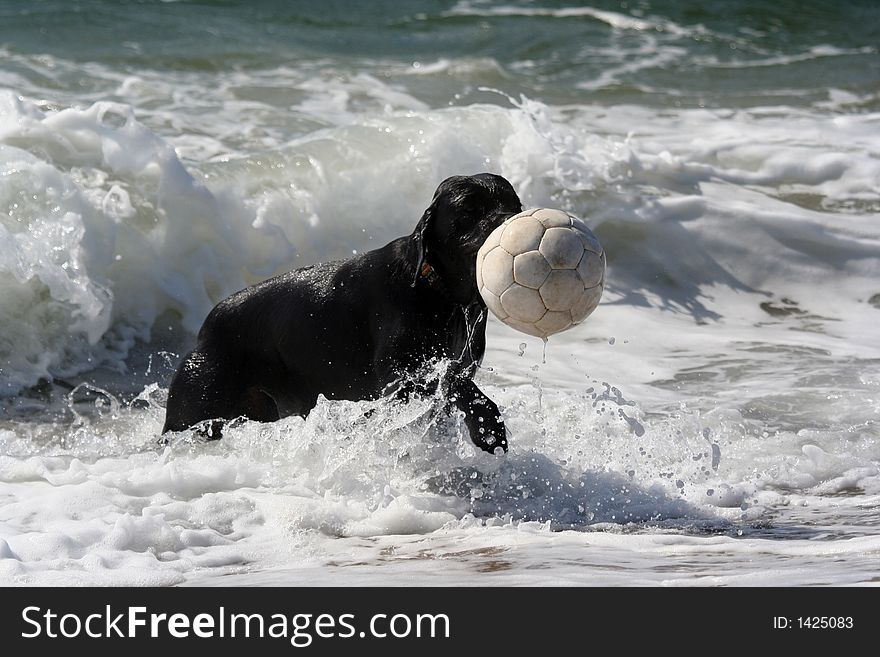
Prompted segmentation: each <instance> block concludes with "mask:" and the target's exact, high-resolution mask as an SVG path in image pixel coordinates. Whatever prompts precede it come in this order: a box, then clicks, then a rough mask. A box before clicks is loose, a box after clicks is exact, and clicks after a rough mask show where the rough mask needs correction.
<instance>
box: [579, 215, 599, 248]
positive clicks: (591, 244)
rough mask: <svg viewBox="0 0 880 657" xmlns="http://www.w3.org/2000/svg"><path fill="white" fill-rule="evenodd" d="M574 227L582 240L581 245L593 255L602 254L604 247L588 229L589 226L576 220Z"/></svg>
mask: <svg viewBox="0 0 880 657" xmlns="http://www.w3.org/2000/svg"><path fill="white" fill-rule="evenodd" d="M572 227H573V228H574V229H575V230H576V231H577V234H578V237H580V238H581V243H582V244H583V245H584V248H585V249H587V250H588V251H592V252H593V253H602V245H601V244H599V240H597V239H596V236H595V235H594V234H593V231H591V230H590V229H589V228H588V227H587V224H585V223H584V222H583V221H581V220H580V219H575V220H573V221H572Z"/></svg>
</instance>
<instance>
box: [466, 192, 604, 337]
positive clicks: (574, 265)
mask: <svg viewBox="0 0 880 657" xmlns="http://www.w3.org/2000/svg"><path fill="white" fill-rule="evenodd" d="M604 286H605V251H604V250H603V249H602V245H601V244H599V240H597V239H596V236H595V235H593V233H592V231H591V230H590V229H589V228H587V226H586V224H585V223H584V222H583V221H581V220H580V219H578V218H577V217H573V216H572V215H570V214H568V213H566V212H562V211H561V210H551V209H548V208H535V209H532V210H526V211H525V212H520V213H519V214H518V215H515V216H513V217H510V218H509V219H508V220H507V221H505V222H504V223H503V224H501V225H500V226H498V228H496V229H495V230H494V231H492V233H491V234H490V235H489V237H488V238H486V242H485V243H484V244H483V246H481V247H480V250H479V251H478V252H477V289H478V290H479V291H480V295H481V296H482V297H483V300H484V301H485V302H486V305H487V306H488V307H489V310H491V311H492V313H493V314H494V315H495V316H496V317H497V318H498V319H500V320H501V321H502V322H504V323H505V324H507V325H508V326H510V327H511V328H515V329H516V330H518V331H522V332H523V333H528V334H529V335H534V336H536V337H539V338H545V339H546V338H547V337H548V336H551V335H553V334H554V333H559V332H560V331H565V330H566V329H568V328H571V327H572V326H574V325H576V324H579V323H580V322H582V321H584V320H585V319H586V318H587V316H588V315H589V314H590V313H591V312H593V310H595V309H596V306H598V305H599V299H600V298H601V297H602V290H603V288H604Z"/></svg>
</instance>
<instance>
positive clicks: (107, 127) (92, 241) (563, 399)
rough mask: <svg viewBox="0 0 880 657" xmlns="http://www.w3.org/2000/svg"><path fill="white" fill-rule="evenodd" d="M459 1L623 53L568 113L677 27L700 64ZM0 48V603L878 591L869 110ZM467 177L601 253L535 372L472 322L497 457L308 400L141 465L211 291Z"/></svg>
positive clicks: (878, 380) (330, 254) (419, 203)
mask: <svg viewBox="0 0 880 657" xmlns="http://www.w3.org/2000/svg"><path fill="white" fill-rule="evenodd" d="M529 12H531V13H529ZM535 12H538V13H537V14H535ZM475 13H476V14H480V16H482V15H483V14H487V16H486V17H487V18H493V17H496V18H503V17H504V16H510V17H517V16H522V15H525V14H528V15H530V16H533V14H534V15H537V16H541V17H544V18H548V19H552V20H561V19H563V18H572V17H580V18H583V19H586V20H594V21H598V22H599V23H601V24H603V25H605V26H607V27H608V28H610V29H611V30H612V31H613V32H614V33H615V34H618V33H619V34H627V35H629V36H632V37H634V38H635V39H636V40H635V41H626V40H624V41H620V43H619V45H620V48H610V49H608V51H607V52H605V53H604V55H605V56H607V57H608V58H614V57H616V58H617V60H615V61H616V63H615V65H614V66H619V68H615V67H614V66H609V67H607V68H606V72H605V73H603V74H602V75H605V77H604V78H603V77H601V75H600V77H598V78H596V79H595V80H593V81H590V80H587V81H584V85H586V86H585V87H584V88H581V89H580V90H579V91H577V92H576V93H584V89H585V88H586V87H589V88H591V89H594V90H596V91H597V92H598V91H600V90H608V89H613V88H614V87H615V85H617V84H618V83H619V81H620V80H622V79H625V78H626V77H627V76H629V75H632V74H634V72H636V71H638V70H648V69H650V68H656V67H662V66H668V65H670V62H674V61H678V60H679V59H680V58H681V57H685V56H686V53H687V51H681V52H679V50H680V49H681V48H682V45H681V43H682V40H683V39H690V38H697V37H700V38H702V37H706V38H710V37H711V38H714V39H721V38H722V37H724V38H729V35H728V36H724V35H719V34H717V33H715V32H712V31H710V30H708V29H707V28H704V27H701V26H694V25H684V24H683V23H681V22H676V21H671V20H669V19H665V18H657V17H652V16H629V15H624V14H620V13H615V12H610V11H604V10H598V9H591V8H583V9H577V10H574V9H541V8H536V7H522V6H519V5H517V6H513V7H510V8H507V7H503V6H497V5H496V6H491V7H485V6H483V5H478V4H466V3H460V4H459V5H457V6H455V7H454V8H452V9H451V10H450V11H449V12H448V16H447V17H450V18H451V17H454V16H459V17H466V16H469V15H473V14H475ZM533 17H534V16H533ZM652 43H654V45H655V46H656V49H654V48H653V46H651V44H652ZM585 48H586V46H585ZM595 48H599V47H598V46H596V47H595ZM676 49H679V50H676ZM874 52H876V51H874ZM587 54H588V55H590V54H591V53H587ZM594 54H596V55H597V56H601V55H602V53H601V52H599V50H596V52H595V53H594ZM870 54H872V53H871V52H868V51H865V50H864V48H851V49H846V48H836V49H835V48H832V47H827V48H826V47H822V46H814V47H811V48H807V49H804V50H803V52H800V53H794V54H791V53H788V54H784V55H779V56H778V57H787V58H788V59H787V60H786V61H781V60H780V61H777V59H778V57H777V55H776V54H773V53H761V52H758V51H757V50H754V49H753V50H752V51H749V53H748V56H745V57H744V58H743V59H718V60H717V62H716V64H717V65H718V68H725V67H728V68H731V69H736V68H738V67H739V65H740V63H742V65H743V66H744V67H745V66H755V67H757V68H769V67H772V66H777V65H782V64H785V65H797V64H798V63H801V62H807V61H813V60H814V59H825V58H837V57H860V56H867V55H870ZM4 56H6V61H8V62H9V64H8V65H7V66H6V67H4V70H3V71H2V72H0V85H2V86H4V87H7V89H6V90H0V368H2V372H0V386H2V392H0V395H2V396H3V406H2V409H3V413H4V416H3V418H2V419H0V499H2V500H3V504H2V506H0V508H2V511H0V580H2V581H4V582H10V583H40V584H45V583H62V584H69V583H98V584H174V583H183V582H195V583H201V584H204V583H214V582H217V581H221V580H222V581H224V582H233V581H234V582H240V583H290V582H296V583H301V584H310V583H338V582H340V581H342V580H343V578H344V580H345V581H346V582H358V583H367V582H369V583H383V584H388V583H406V582H411V581H419V582H423V583H445V584H450V583H460V584H469V583H473V582H474V581H481V582H482V581H494V582H499V583H511V584H529V583H531V584H534V583H539V582H543V583H554V584H564V583H593V584H658V583H668V584H680V583H706V584H753V583H759V584H768V583H775V584H791V583H798V584H817V583H846V582H865V581H867V580H869V579H870V578H871V577H873V576H874V575H873V573H874V572H875V570H876V557H877V552H878V550H880V544H878V542H877V539H876V536H875V534H876V531H875V529H876V526H877V524H878V522H880V521H878V516H877V509H878V506H880V469H878V463H880V430H878V424H877V422H878V415H880V402H878V399H880V340H878V338H877V334H876V331H875V330H874V325H875V324H876V318H877V316H878V315H877V313H880V310H878V307H880V300H878V299H880V286H878V280H880V278H878V272H880V230H878V228H877V226H878V218H880V216H878V215H880V194H878V181H880V164H878V163H880V157H878V156H880V138H878V135H880V132H878V130H877V128H878V123H880V114H878V113H877V112H876V111H873V110H872V109H871V108H872V107H874V106H875V105H876V94H874V95H872V93H871V92H866V93H865V94H864V95H860V94H857V93H854V92H850V91H838V92H835V91H832V92H831V93H829V94H826V95H824V96H823V97H822V98H821V100H817V101H816V102H805V103H802V104H800V105H798V106H797V107H794V106H788V105H784V104H776V105H772V106H771V105H760V104H757V105H756V106H752V107H749V108H747V109H711V108H708V109H707V108H699V107H693V108H690V109H688V108H686V107H674V106H672V107H665V108H663V109H658V108H656V107H646V106H639V105H634V104H621V103H618V104H615V105H614V106H613V107H607V106H605V105H602V104H591V103H585V102H576V100H575V98H576V94H573V93H569V92H567V91H561V90H556V91H552V92H548V93H549V95H550V96H553V94H554V93H555V94H558V98H559V99H561V100H560V101H559V102H557V103H555V104H550V103H543V102H539V101H537V100H534V99H531V98H528V97H523V96H519V95H517V96H515V97H509V96H507V95H506V94H505V93H501V92H499V91H495V89H498V88H500V89H509V88H510V87H509V86H507V82H508V81H509V76H510V75H513V74H516V75H524V73H523V72H524V71H531V70H533V68H534V67H532V64H530V63H529V62H527V61H525V60H519V61H518V62H512V63H511V62H500V61H498V60H496V59H493V58H491V57H472V58H450V59H444V60H437V61H434V62H431V61H425V62H420V63H419V62H417V63H418V64H419V65H418V66H415V64H407V63H402V62H399V61H395V62H387V61H382V60H380V59H372V60H365V63H364V65H363V67H361V68H360V69H357V70H355V69H352V68H346V67H345V66H344V65H342V64H340V62H338V61H323V60H311V61H309V62H304V63H302V64H301V65H293V64H284V65H279V66H275V65H273V66H270V67H266V68H255V69H253V70H248V69H238V70H234V71H228V72H224V73H223V74H218V75H217V76H216V78H212V79H211V81H210V83H209V82H208V79H207V78H206V77H205V74H204V73H202V72H198V71H187V70H184V71H156V70H150V69H148V68H147V69H138V68H136V67H134V68H132V67H128V68H127V69H125V70H122V69H114V68H113V67H112V66H109V65H105V64H100V63H94V62H89V63H85V64H82V63H79V64H74V63H73V62H71V61H66V60H63V59H60V58H52V57H50V56H42V55H40V56H32V55H25V54H21V53H17V52H4ZM652 57H657V58H660V59H662V58H667V59H665V60H663V61H659V60H658V61H653V62H652V61H651V60H650V58H652ZM664 62H665V63H664ZM543 65H544V64H541V65H540V66H543ZM703 65H705V66H707V67H710V68H711V66H712V65H713V64H712V62H708V61H706V62H704V63H703ZM536 66H539V65H536ZM540 66H539V68H540ZM36 72H38V73H39V75H37V74H36ZM74 75H76V76H78V77H77V78H76V79H78V80H80V81H81V82H82V84H81V85H78V87H77V89H73V88H72V87H65V85H64V84H63V81H64V80H66V79H68V78H70V77H71V76H74ZM40 76H45V79H47V80H49V81H50V82H51V84H52V85H54V87H55V88H54V91H53V90H51V89H49V88H47V87H46V86H44V85H45V84H49V83H46V82H43V83H41V82H39V80H40V79H42V78H41V77H40ZM450 80H452V81H453V82H449V81H450ZM52 81H54V82H52ZM444 84H447V85H450V86H448V87H445V86H444ZM590 85H592V86H590ZM50 86H51V85H50ZM648 86H650V85H648ZM452 88H455V89H456V91H455V92H454V93H449V94H447V95H446V96H444V97H443V98H442V100H438V98H439V97H440V96H441V95H443V94H444V93H445V92H446V90H448V89H452ZM646 88H647V87H646ZM441 90H442V91H441ZM459 92H461V94H460V95H459V96H456V95H454V94H457V93H459ZM670 93H673V94H674V93H676V92H675V91H674V90H673V91H671V92H670ZM53 94H54V95H53ZM47 98H49V100H47ZM107 99H109V100H107ZM482 170H490V171H496V172H498V173H500V174H502V175H504V176H506V177H507V178H508V179H509V180H510V181H511V182H512V183H513V184H514V186H515V187H516V189H517V190H518V192H519V193H520V196H521V197H522V200H523V202H524V204H525V205H526V206H549V207H560V208H562V209H565V210H568V211H570V212H572V213H574V214H575V215H578V216H581V217H584V218H585V219H586V220H587V221H588V222H589V224H590V226H591V228H592V229H593V230H594V231H595V232H596V234H597V235H598V236H599V239H600V240H601V241H602V243H603V245H604V246H605V248H606V251H607V253H608V276H607V283H608V285H607V289H606V295H605V298H604V299H603V303H602V305H601V307H600V308H599V309H598V310H597V311H596V312H595V313H594V314H593V315H592V316H591V318H590V320H589V321H588V322H587V323H586V324H585V325H584V326H583V327H579V328H578V329H577V330H576V331H571V332H568V333H564V334H561V335H559V336H556V337H554V338H553V339H551V340H550V343H549V345H548V348H547V352H546V358H544V357H542V348H543V345H542V344H541V343H540V342H539V341H538V340H533V339H531V338H528V337H526V336H523V335H521V334H517V333H515V332H513V331H512V330H510V329H508V328H506V327H504V326H503V325H501V324H500V323H498V322H496V321H494V319H493V320H491V321H490V324H489V333H488V344H489V348H488V352H487V356H486V359H485V362H484V363H483V370H482V371H481V372H480V373H479V374H478V380H479V383H480V385H481V387H483V388H484V389H485V390H486V391H487V393H488V394H489V395H490V396H491V397H492V398H493V399H495V400H496V401H497V402H498V403H499V405H500V406H501V408H502V413H503V415H504V417H505V421H506V423H507V425H508V427H509V429H510V432H511V451H510V453H509V454H508V455H507V456H506V457H503V458H495V457H492V456H488V455H485V454H483V453H482V452H476V451H475V450H474V448H473V446H472V445H471V444H470V443H469V441H468V439H467V438H466V436H465V435H464V433H463V428H462V426H461V424H460V421H459V420H458V419H455V418H453V419H450V420H443V419H441V418H438V417H436V416H435V415H434V413H433V409H434V408H435V406H436V403H435V402H436V400H420V401H416V402H413V403H411V404H409V405H404V406H400V405H397V404H394V403H391V402H389V401H379V402H363V403H347V402H329V401H327V400H323V399H322V400H321V401H320V402H319V405H318V407H317V408H316V409H315V410H314V411H313V412H312V414H311V415H310V416H309V417H308V418H306V419H300V418H288V419H285V420H282V421H280V422H277V423H274V424H270V425H263V424H258V423H251V422H242V423H240V424H238V425H237V426H234V427H232V428H230V429H229V431H228V434H227V435H226V437H225V438H224V440H222V441H220V442H217V443H208V444H205V443H200V442H198V441H196V440H195V439H194V438H193V436H191V435H189V434H187V433H183V434H180V435H177V436H175V437H174V439H173V441H172V443H171V445H169V446H167V447H160V446H158V445H157V442H156V441H157V438H158V434H159V431H160V428H161V424H162V420H163V413H164V410H163V404H164V395H165V392H166V390H165V388H166V386H167V382H168V377H169V375H170V372H171V371H172V370H173V366H174V364H175V362H176V358H177V356H178V355H179V353H181V352H182V351H183V350H185V349H186V348H187V346H188V345H189V344H191V341H192V339H193V333H194V332H195V331H196V330H197V329H198V327H199V325H200V323H201V321H202V319H203V318H204V316H205V315H206V314H207V312H208V311H209V310H210V308H211V307H212V305H213V304H214V303H215V302H216V301H218V300H219V299H221V298H223V297H224V296H225V295H227V294H229V293H230V292H232V291H234V290H236V289H239V288H240V287H242V286H244V285H246V284H247V283H249V282H253V281H256V280H259V279H262V278H264V277H266V276H268V275H270V274H271V273H273V272H276V271H282V270H285V269H289V268H292V267H295V266H300V265H305V264H309V263H311V262H314V261H317V260H325V259H329V258H336V257H344V256H346V255H348V254H350V253H351V252H352V251H363V250H366V249H370V248H374V247H376V246H380V245H382V244H384V243H385V242H387V241H388V240H390V239H392V238H394V237H397V236H399V235H402V234H405V233H408V232H410V231H411V230H412V227H413V225H414V224H415V222H416V220H417V219H418V217H419V216H420V215H421V212H422V211H423V209H424V207H425V205H426V204H427V202H428V201H429V199H430V196H431V193H432V192H433V190H434V188H435V186H436V184H437V183H438V182H439V181H440V180H441V179H442V178H444V177H445V176H447V175H451V174H455V173H463V172H464V173H469V172H477V171H482ZM520 345H525V347H524V348H521V347H520ZM169 352H173V353H169ZM41 381H42V383H41ZM52 381H54V384H53V383H51V382H52ZM82 381H86V383H82ZM71 388H72V389H71ZM368 412H369V413H368ZM367 415H369V417H368V416H367ZM722 555H723V556H722ZM438 561H439V562H442V567H440V566H438ZM474 573H479V574H480V578H479V579H476V580H475V579H474V577H473V575H474ZM221 574H222V575H226V576H228V577H225V578H221V577H219V575H221ZM414 578H418V580H414Z"/></svg>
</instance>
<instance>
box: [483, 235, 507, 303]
mask: <svg viewBox="0 0 880 657" xmlns="http://www.w3.org/2000/svg"><path fill="white" fill-rule="evenodd" d="M511 283H513V256H512V255H510V254H509V253H508V252H507V251H505V250H504V249H502V248H501V247H500V246H496V247H495V248H494V249H492V250H491V251H489V253H487V254H486V257H485V258H484V259H483V287H484V288H485V289H487V290H489V291H490V292H494V293H495V295H496V296H501V294H502V293H503V292H504V290H506V289H507V288H509V287H510V284H511Z"/></svg>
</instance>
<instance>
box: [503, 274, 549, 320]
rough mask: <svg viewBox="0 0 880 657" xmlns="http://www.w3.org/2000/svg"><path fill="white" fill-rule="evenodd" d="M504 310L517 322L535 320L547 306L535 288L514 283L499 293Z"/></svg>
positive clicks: (542, 313) (542, 314)
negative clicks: (502, 292)
mask: <svg viewBox="0 0 880 657" xmlns="http://www.w3.org/2000/svg"><path fill="white" fill-rule="evenodd" d="M501 305H502V306H503V307H504V310H505V311H506V312H507V313H508V314H509V315H510V316H511V317H512V318H513V319H515V320H517V321H519V322H537V321H538V320H539V319H541V317H543V316H544V313H545V312H546V311H547V308H545V307H544V302H543V301H542V300H541V295H540V294H538V291H537V290H532V289H530V288H527V287H523V286H522V285H517V284H516V283H514V284H513V285H511V286H510V287H509V288H507V289H506V290H505V291H504V294H502V295H501Z"/></svg>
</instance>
